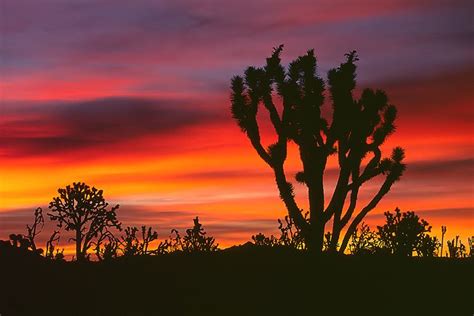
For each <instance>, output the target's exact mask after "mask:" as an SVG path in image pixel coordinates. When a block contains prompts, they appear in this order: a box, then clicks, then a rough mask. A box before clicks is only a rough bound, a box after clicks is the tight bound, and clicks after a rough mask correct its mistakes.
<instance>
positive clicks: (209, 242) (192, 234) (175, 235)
mask: <svg viewBox="0 0 474 316" xmlns="http://www.w3.org/2000/svg"><path fill="white" fill-rule="evenodd" d="M193 222H194V226H193V227H192V228H189V229H186V235H184V236H183V237H181V235H180V234H179V231H178V230H176V229H172V230H171V235H170V238H169V239H166V240H164V241H162V242H161V243H160V244H159V245H158V248H157V250H156V253H159V254H166V253H171V252H175V251H182V252H187V253H194V252H214V251H217V250H218V247H219V245H218V244H216V243H215V239H214V237H210V236H206V235H207V233H206V232H205V231H204V228H203V227H202V224H201V223H199V218H198V217H196V218H195V219H193Z"/></svg>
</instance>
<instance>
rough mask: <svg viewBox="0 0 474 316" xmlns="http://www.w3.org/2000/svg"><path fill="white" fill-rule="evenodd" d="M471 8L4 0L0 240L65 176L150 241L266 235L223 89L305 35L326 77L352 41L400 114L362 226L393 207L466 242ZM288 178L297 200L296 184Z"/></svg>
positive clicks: (262, 170)
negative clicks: (387, 165)
mask: <svg viewBox="0 0 474 316" xmlns="http://www.w3.org/2000/svg"><path fill="white" fill-rule="evenodd" d="M473 9H474V2H472V1H457V0H446V1H438V0H433V1H421V0H410V1H408V0H407V1H404V0H400V1H394V0H385V1H369V0H365V1H342V0H341V1H339V0H318V1H315V0H307V1H280V0H259V1H255V0H253V1H250V0H249V1H247V0H241V1H204V0H196V1H192V0H187V1H184V0H177V1H159V0H155V1H151V0H150V1H141V0H140V1H139V0H136V1H125V0H110V1H101V0H77V1H60V0H42V1H34V0H29V1H18V0H2V1H1V7H0V13H1V16H0V40H1V41H0V239H2V238H6V237H7V236H8V234H10V233H12V232H18V233H21V232H24V225H25V224H27V223H29V222H30V221H31V219H32V214H33V211H34V209H35V208H36V207H38V206H42V207H44V208H47V204H48V203H49V202H50V201H51V199H52V197H53V196H55V195H56V190H57V188H59V187H64V186H66V185H67V184H70V183H72V182H74V181H84V182H86V183H88V184H90V185H94V186H96V187H98V188H101V189H103V190H104V192H105V197H106V199H107V200H108V201H109V202H110V203H111V204H112V203H119V204H120V205H121V206H120V209H119V211H118V216H119V219H121V220H122V222H123V223H124V224H125V225H141V224H146V225H152V226H153V227H155V228H156V229H157V230H158V232H159V234H160V238H164V237H167V235H168V233H169V231H170V229H171V228H174V227H176V228H181V229H182V228H184V227H189V226H191V225H192V218H193V217H194V216H196V215H199V216H200V218H201V220H202V222H203V224H204V227H205V228H206V230H207V231H208V232H209V234H211V235H213V236H214V237H216V239H217V241H218V242H219V243H220V244H221V246H229V245H231V244H236V243H241V242H245V241H247V240H249V239H250V237H251V235H253V234H256V233H258V232H265V233H275V232H276V230H277V226H278V223H277V222H276V219H277V218H281V217H283V216H284V215H285V209H284V206H283V203H282V202H281V201H280V200H279V197H278V192H277V189H276V186H275V184H274V179H273V176H272V173H271V170H270V169H269V168H267V166H266V165H265V164H264V162H263V161H261V160H260V158H259V157H258V156H257V154H256V153H255V152H254V151H253V149H252V148H251V146H250V143H249V141H248V140H247V138H246V136H245V135H244V134H243V133H241V132H240V130H239V128H238V127H237V125H236V124H235V122H234V121H233V120H232V117H231V114H230V101H229V95H230V89H229V85H230V79H231V77H232V76H233V75H236V74H242V73H243V71H244V69H245V68H246V67H247V66H249V65H256V66H260V65H262V64H263V63H264V62H265V58H266V57H268V56H269V54H271V51H272V48H273V47H275V46H277V45H279V44H282V43H283V44H285V49H284V52H283V55H282V58H283V62H284V63H285V64H287V63H288V62H289V61H290V60H292V59H294V58H296V57H297V56H298V55H302V54H304V53H305V52H306V51H307V50H308V49H311V48H314V49H315V53H316V56H317V58H318V63H319V69H318V72H319V74H320V75H321V76H322V77H323V78H324V79H325V78H326V73H327V71H328V70H329V69H330V68H333V67H337V66H338V65H339V64H340V63H341V62H342V61H343V60H344V54H345V53H347V52H348V51H351V50H357V51H358V54H359V56H360V61H359V62H358V88H357V91H360V89H361V88H365V87H371V88H381V89H384V90H385V91H386V92H387V94H388V96H389V99H390V102H391V103H393V104H395V105H396V106H397V108H398V110H399V118H398V121H397V131H396V133H395V134H394V135H392V136H391V138H390V139H389V141H388V142H387V144H386V146H385V147H384V148H385V153H386V154H389V151H390V149H391V148H392V147H394V146H397V145H399V146H402V147H404V148H405V149H406V156H407V164H408V169H407V172H406V173H405V175H404V176H403V178H402V180H401V181H400V182H397V183H396V184H395V185H394V187H393V188H392V191H391V192H390V193H389V194H388V195H387V197H386V198H385V199H384V200H383V201H382V202H381V203H380V204H379V206H378V207H377V209H376V210H374V211H373V212H372V213H371V215H369V216H368V217H367V219H366V222H367V223H369V224H370V225H371V226H372V228H375V225H376V224H380V223H381V222H382V221H383V215H382V214H383V212H384V211H387V210H393V209H394V208H395V207H397V206H398V207H400V208H401V209H402V210H404V211H407V210H414V211H416V212H417V213H419V215H420V216H421V217H422V218H424V219H426V220H427V221H428V222H429V223H430V224H431V225H432V226H433V232H434V233H435V234H437V235H439V234H440V226H441V225H446V226H447V227H448V232H447V237H448V238H453V237H454V236H455V235H456V234H458V235H461V236H462V237H463V238H465V239H464V240H463V242H464V243H466V242H467V240H466V238H467V236H471V235H474V234H473V233H474V229H473V227H474V203H473V202H474V201H473V194H474V184H473V183H474V181H473V180H474V168H473V166H474V164H473V163H474V138H473V137H474V133H473V132H474V129H473V126H474V125H473V123H474V110H473V104H472V103H473V101H474V93H473V91H474V90H473V89H472V84H473V82H474V81H473V79H474V66H473V65H474V63H473V56H474V55H473V53H474V52H473V46H472V39H473V36H472V35H473V31H474V27H473V26H474V25H473V23H472V12H474V11H473ZM334 166H335V165H334V164H330V169H331V168H333V167H334ZM296 171H299V170H298V168H297V160H296V159H292V160H290V161H289V165H288V172H289V173H290V175H294V173H295V172H296ZM333 171H335V170H329V172H328V174H329V176H328V186H329V187H330V186H331V185H333V182H334V181H333V178H334V176H331V175H334V172H333ZM295 185H296V184H295ZM376 186H377V182H375V183H373V184H372V185H371V186H369V188H368V189H367V190H366V192H365V195H362V198H361V203H362V202H363V201H364V199H366V197H368V196H370V193H371V192H373V191H374V190H375V189H376V188H377V187H376ZM296 191H297V192H296V193H297V198H298V200H300V201H301V203H302V204H303V205H304V201H305V195H304V187H302V185H296ZM330 191H331V190H329V189H328V190H327V192H328V193H329V192H330ZM47 237H48V236H43V239H45V238H47ZM64 242H65V241H64Z"/></svg>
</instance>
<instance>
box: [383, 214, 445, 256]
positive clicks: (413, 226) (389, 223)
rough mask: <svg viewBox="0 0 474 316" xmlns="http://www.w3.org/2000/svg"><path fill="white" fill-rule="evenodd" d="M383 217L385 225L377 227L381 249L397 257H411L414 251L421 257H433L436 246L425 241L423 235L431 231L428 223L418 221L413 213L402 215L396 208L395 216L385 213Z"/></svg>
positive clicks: (433, 242) (421, 220)
mask: <svg viewBox="0 0 474 316" xmlns="http://www.w3.org/2000/svg"><path fill="white" fill-rule="evenodd" d="M384 215H385V218H386V223H385V225H383V226H377V230H378V236H379V239H380V242H381V243H382V247H384V248H385V249H387V250H389V252H390V253H392V254H394V255H399V256H409V257H411V256H412V255H413V251H415V250H417V251H418V253H419V254H421V255H424V256H433V254H434V252H435V251H436V249H437V246H436V245H437V244H436V240H434V241H433V240H430V241H427V240H425V238H426V236H427V235H426V234H425V233H427V232H430V231H431V226H429V224H428V222H426V221H425V220H423V219H420V218H419V217H418V215H416V214H415V213H414V212H404V213H402V212H401V211H400V209H398V208H397V209H395V214H392V213H391V212H385V213H384ZM428 237H429V236H428ZM433 244H434V245H435V246H433Z"/></svg>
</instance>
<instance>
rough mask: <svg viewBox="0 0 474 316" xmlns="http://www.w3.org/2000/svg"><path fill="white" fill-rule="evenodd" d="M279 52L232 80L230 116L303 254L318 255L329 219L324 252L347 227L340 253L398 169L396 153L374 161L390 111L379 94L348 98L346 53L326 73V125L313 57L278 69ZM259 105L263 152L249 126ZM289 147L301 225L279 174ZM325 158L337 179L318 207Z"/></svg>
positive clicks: (254, 124)
mask: <svg viewBox="0 0 474 316" xmlns="http://www.w3.org/2000/svg"><path fill="white" fill-rule="evenodd" d="M282 49H283V45H281V46H279V47H278V48H276V49H274V51H273V54H272V56H271V57H270V58H267V60H266V65H265V66H264V67H262V68H256V67H248V68H247V70H246V71H245V76H244V78H242V77H240V76H235V77H233V78H232V95H231V103H232V107H231V110H232V115H233V117H234V119H235V120H236V121H237V124H238V125H239V127H240V128H241V130H242V131H243V132H244V133H246V135H247V137H248V138H249V140H250V142H251V144H252V146H253V147H254V149H255V150H256V152H257V153H258V155H259V156H260V158H261V159H263V161H264V162H265V163H266V164H267V165H268V166H269V167H270V168H271V169H272V170H273V173H274V176H275V180H276V184H277V187H278V190H279V192H280V197H281V199H282V200H283V202H284V204H285V206H286V208H287V210H288V214H289V216H290V217H291V219H292V221H293V222H294V223H295V225H296V227H297V228H298V229H299V230H300V231H301V234H302V236H303V238H304V240H305V243H306V244H307V247H308V248H309V249H310V250H312V251H314V252H320V251H321V250H322V248H323V238H324V232H325V226H326V223H327V222H328V221H329V220H330V219H333V225H332V231H331V241H330V250H332V251H336V250H337V245H338V242H339V239H340V235H341V232H342V229H343V228H344V227H345V226H346V225H349V226H348V228H347V230H346V233H345V235H344V238H343V241H342V244H341V246H340V249H339V251H341V252H344V250H345V248H346V246H347V244H348V242H349V239H350V237H351V236H352V234H353V232H354V231H355V229H356V228H357V226H358V225H359V223H360V222H361V221H362V219H363V218H364V217H365V216H366V215H367V214H368V213H369V212H370V211H371V210H373V209H374V208H375V207H376V206H377V204H378V203H379V201H380V200H381V199H382V197H383V196H384V195H385V194H387V193H388V192H389V190H390V188H391V187H392V185H393V183H394V182H395V181H397V180H399V179H400V177H401V175H402V173H403V171H404V169H405V165H404V164H403V159H404V151H403V149H402V148H400V147H396V148H395V149H394V150H393V152H392V155H391V157H390V158H382V152H381V145H382V144H383V143H384V142H385V140H386V138H387V137H388V136H389V135H390V134H391V133H393V132H394V130H395V126H394V122H395V118H396V116H397V115H396V114H397V110H396V108H395V106H393V105H391V104H389V103H388V98H387V96H386V94H385V93H384V92H383V91H380V90H376V91H374V90H371V89H365V90H364V91H363V92H362V95H361V97H360V98H359V99H356V98H355V97H354V96H353V90H354V88H355V86H356V82H355V77H356V65H355V62H356V61H357V60H358V58H357V55H356V52H355V51H353V52H351V53H349V54H346V61H345V62H344V63H342V64H341V65H340V66H339V67H338V68H336V69H332V70H330V71H329V73H328V84H329V91H330V93H331V100H332V120H331V121H330V122H328V121H327V120H326V118H324V117H323V115H322V111H321V107H322V106H323V103H324V91H325V84H324V81H323V80H322V79H321V78H320V77H319V76H318V75H317V73H316V58H315V56H314V52H313V50H310V51H308V52H307V54H306V55H304V56H300V57H298V58H297V59H296V60H294V61H293V62H291V63H290V65H289V66H288V69H285V68H284V67H283V66H282V65H281V63H280V62H281V60H280V54H281V52H282ZM275 95H276V96H278V97H280V99H281V102H282V106H278V104H276V102H274V96H275ZM261 106H263V108H265V109H266V111H268V114H269V117H270V121H271V123H272V125H273V128H274V130H275V133H276V139H277V140H276V142H275V143H273V144H270V145H269V146H268V147H265V145H263V144H262V141H261V137H260V131H259V123H258V121H257V112H258V110H259V108H260V107H261ZM289 142H294V143H295V144H296V145H297V148H298V151H299V157H300V159H301V162H302V167H303V170H302V171H301V172H299V173H298V174H297V175H296V180H297V181H298V182H301V183H303V184H305V185H306V187H307V192H308V201H309V218H308V219H306V218H305V216H304V215H303V211H302V209H301V208H300V207H299V206H298V204H297V201H296V199H295V194H294V190H293V185H292V184H291V182H290V181H289V180H288V179H287V174H286V172H285V168H284V164H285V160H286V158H287V145H288V143H289ZM331 155H336V157H337V160H338V166H339V176H338V179H337V184H336V186H335V189H334V192H333V193H332V197H331V199H330V200H329V201H328V202H327V203H326V201H325V200H324V181H323V177H324V171H325V169H326V165H327V161H328V158H329V157H330V156H331ZM365 162H367V163H365ZM379 175H381V176H383V177H384V181H383V183H382V185H381V186H380V188H379V189H378V191H377V193H376V194H375V195H374V196H373V197H372V199H370V200H369V202H368V203H367V205H365V206H364V207H359V209H358V210H357V212H356V209H357V197H358V194H359V189H360V187H361V186H362V185H363V184H364V183H366V182H367V181H369V180H371V179H373V178H375V177H377V176H379ZM348 197H349V202H348V203H347V208H345V205H346V203H345V201H346V199H347V198H348Z"/></svg>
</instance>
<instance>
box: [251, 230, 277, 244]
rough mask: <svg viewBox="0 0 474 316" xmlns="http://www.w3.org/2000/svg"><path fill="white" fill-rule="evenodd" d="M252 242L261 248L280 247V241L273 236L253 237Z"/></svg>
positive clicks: (259, 234)
mask: <svg viewBox="0 0 474 316" xmlns="http://www.w3.org/2000/svg"><path fill="white" fill-rule="evenodd" d="M252 241H253V244H254V245H255V246H259V247H274V246H276V245H278V240H277V239H276V238H275V236H273V235H271V236H270V237H267V236H265V235H264V234H262V233H258V234H257V235H253V236H252Z"/></svg>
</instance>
